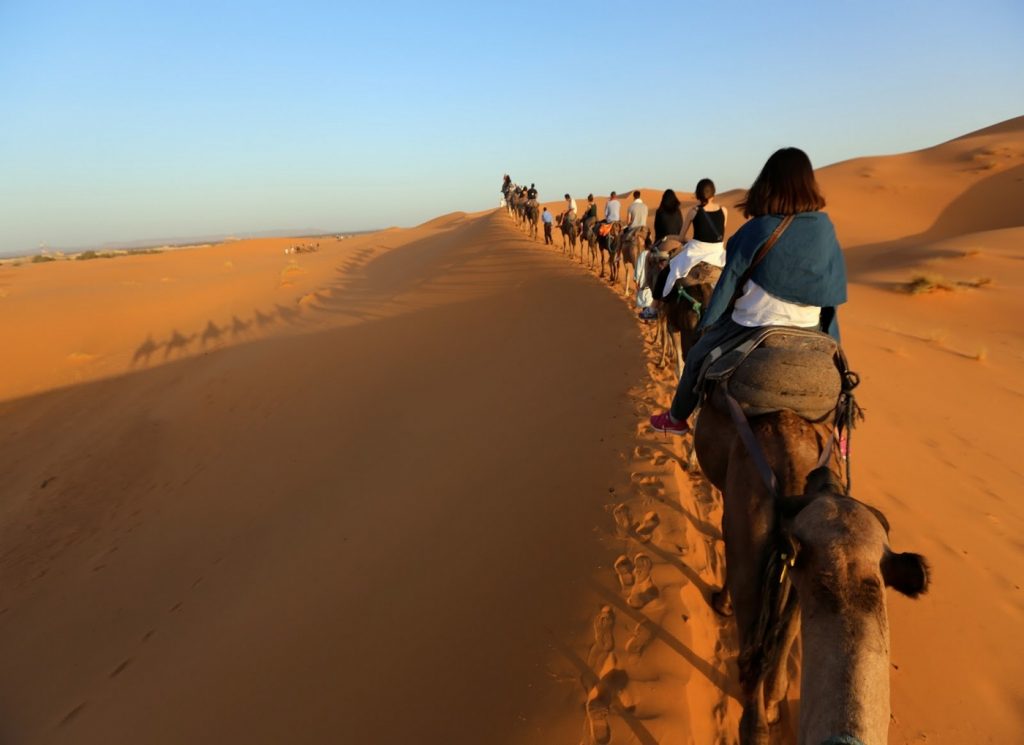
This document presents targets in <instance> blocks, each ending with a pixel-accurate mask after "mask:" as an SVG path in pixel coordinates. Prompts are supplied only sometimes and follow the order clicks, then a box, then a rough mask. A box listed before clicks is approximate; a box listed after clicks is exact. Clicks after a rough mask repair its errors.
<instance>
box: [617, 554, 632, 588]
mask: <svg viewBox="0 0 1024 745" xmlns="http://www.w3.org/2000/svg"><path fill="white" fill-rule="evenodd" d="M614 567H615V576H616V577H618V578H619V585H620V586H621V587H622V589H623V590H625V589H627V588H629V587H632V586H633V583H634V582H635V581H636V577H635V576H633V562H632V561H630V560H629V557H628V556H625V555H623V556H620V557H619V558H617V559H616V560H615V564H614Z"/></svg>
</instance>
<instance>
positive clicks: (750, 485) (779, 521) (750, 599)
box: [694, 386, 925, 745]
mask: <svg viewBox="0 0 1024 745" xmlns="http://www.w3.org/2000/svg"><path fill="white" fill-rule="evenodd" d="M828 419H830V418H828ZM749 430H750V431H749V433H748V434H749V436H750V439H751V440H752V441H753V442H754V443H756V448H757V449H759V451H760V454H761V457H762V458H763V462H764V464H766V466H767V467H768V468H770V471H771V474H772V479H771V480H773V481H774V482H775V483H774V484H773V487H770V486H769V484H768V478H767V477H766V475H765V473H764V471H763V470H762V469H760V468H759V467H758V460H757V457H756V456H754V455H752V454H751V452H750V451H749V450H748V449H747V446H746V445H745V444H744V440H743V434H742V433H741V431H740V429H739V427H738V425H737V423H736V420H734V419H733V418H732V417H731V416H730V413H729V409H728V403H727V400H726V398H725V392H724V391H723V390H722V387H721V386H716V387H714V388H712V389H711V390H710V392H709V393H708V394H707V395H706V396H705V399H704V403H703V405H702V407H701V409H700V413H699V415H698V418H697V424H696V428H695V432H694V449H695V452H696V455H697V460H698V462H699V464H700V467H701V469H702V470H703V472H704V474H705V475H706V476H707V478H708V480H709V481H710V482H711V483H712V484H713V485H714V486H715V487H717V488H718V489H719V490H720V491H721V493H722V500H723V515H722V537H723V540H724V542H725V560H726V580H725V588H724V589H723V590H722V591H721V592H718V593H715V594H714V595H713V596H712V598H711V602H712V606H713V607H714V608H715V610H716V611H718V612H719V613H722V614H723V615H729V614H730V613H733V614H735V617H736V626H737V630H738V633H739V640H740V665H739V667H740V684H741V689H742V700H741V703H742V704H743V715H742V717H741V720H740V742H741V743H743V744H744V745H767V743H768V742H769V725H770V724H773V723H775V722H777V721H778V720H779V717H780V708H781V703H782V702H783V701H784V700H785V697H786V691H787V689H788V687H789V679H788V673H787V664H786V663H787V660H788V658H789V653H790V649H791V647H792V644H793V642H794V640H795V639H796V636H797V634H798V633H799V631H800V620H801V615H800V611H799V608H800V606H799V605H798V602H797V598H798V597H799V598H803V599H804V600H805V604H804V606H803V607H804V610H805V611H806V614H805V619H804V623H805V631H804V638H805V639H807V642H808V643H809V644H811V645H812V649H813V654H814V655H815V656H816V657H817V659H811V658H810V655H811V654H812V652H811V651H809V650H806V648H805V650H806V651H805V653H804V658H805V659H806V660H808V663H809V665H808V667H806V668H805V673H804V675H805V676H809V680H808V682H807V683H806V685H815V684H817V685H818V686H821V687H822V689H821V690H817V691H815V692H813V693H812V692H808V693H807V694H805V695H808V696H810V697H811V698H810V699H805V700H802V704H801V717H802V718H803V716H804V711H803V710H804V707H805V706H807V707H809V708H808V710H807V716H808V717H810V719H809V720H808V725H807V726H808V727H809V728H812V729H813V730H814V731H815V732H817V731H818V730H819V729H821V728H825V729H829V728H831V727H833V726H836V727H839V725H838V724H836V723H835V720H836V718H838V717H841V716H846V714H843V713H841V712H837V711H833V710H832V709H831V707H833V706H835V698H836V697H840V698H843V697H847V698H843V701H845V702H846V703H849V705H850V706H851V707H854V709H856V711H858V712H859V711H862V709H863V708H864V707H865V706H868V705H869V704H868V701H869V700H870V701H871V702H874V703H871V704H870V707H873V708H871V714H870V716H869V715H868V714H864V715H863V716H864V717H866V718H865V719H864V721H863V722H861V720H859V719H858V723H856V724H857V727H858V731H857V732H844V731H843V729H842V727H840V728H839V729H838V730H835V731H830V732H827V733H825V734H824V737H818V738H817V739H813V738H805V736H804V734H803V733H801V738H800V742H808V743H813V744H814V745H818V744H819V743H821V742H823V741H824V740H825V739H826V738H828V737H831V736H833V735H836V736H839V735H843V734H848V735H853V736H857V737H861V739H862V741H863V742H864V743H865V745H867V744H868V743H874V742H885V731H886V727H887V723H888V701H887V687H888V677H887V676H888V645H887V640H885V641H886V643H885V644H883V645H882V646H883V647H884V649H885V652H884V655H885V658H886V659H885V664H884V666H881V667H879V666H878V665H877V660H876V659H875V657H873V655H875V656H877V655H878V654H881V652H878V651H877V650H878V649H879V648H880V647H879V644H880V643H881V642H882V641H883V639H882V637H883V636H887V630H886V629H885V627H884V624H882V623H881V621H882V620H884V601H882V603H881V605H879V606H877V607H876V611H877V608H881V611H880V612H881V614H882V615H881V616H878V615H877V613H876V626H877V628H876V629H875V630H874V632H873V634H874V636H856V635H855V632H856V633H857V634H860V633H861V632H862V631H863V626H862V625H856V628H855V629H854V628H853V627H852V626H851V627H849V628H847V627H844V626H843V624H842V623H838V622H837V621H836V616H835V613H833V614H831V615H827V616H826V615H821V613H820V611H819V606H820V604H821V603H822V602H829V601H827V599H823V598H822V597H821V596H819V595H815V594H814V592H815V591H814V590H813V589H810V588H811V587H812V586H813V585H814V584H815V583H817V584H821V583H823V582H827V583H832V585H835V586H836V588H837V589H836V592H839V593H840V594H841V595H842V593H846V594H845V595H842V597H847V596H849V597H855V596H857V594H858V592H862V591H863V585H862V580H864V579H865V578H866V574H865V573H869V570H870V571H878V572H882V573H883V574H884V572H885V567H884V565H885V563H886V561H888V559H887V558H886V557H889V556H890V554H889V553H886V552H884V551H883V550H882V547H883V546H884V542H882V541H880V540H878V535H877V534H876V533H875V532H872V531H865V529H864V528H863V525H864V520H865V516H864V514H861V512H858V511H857V510H859V509H860V508H856V509H854V508H853V507H851V506H850V504H851V503H852V502H853V500H850V499H849V498H847V497H842V498H841V499H844V500H848V502H842V503H841V504H840V505H839V506H838V507H835V510H832V512H830V509H831V508H829V507H827V505H829V504H833V505H834V504H835V500H837V499H840V497H837V496H836V495H835V494H830V496H829V499H830V500H832V501H826V500H823V501H822V503H821V505H817V504H816V503H814V502H812V501H811V500H810V499H808V498H807V497H808V495H810V496H820V492H821V491H822V488H821V478H820V474H821V472H822V471H821V468H822V467H823V466H824V468H825V472H826V473H827V472H828V471H829V470H831V469H835V468H838V466H839V462H840V459H839V454H838V452H836V451H837V450H838V448H832V447H831V445H830V443H831V441H832V438H833V431H832V430H833V426H832V422H831V421H821V422H817V423H815V422H811V421H807V420H805V419H803V418H801V417H800V416H798V415H797V414H796V413H794V412H793V411H789V410H786V409H783V410H781V411H776V412H773V413H768V414H762V415H760V416H755V417H752V418H751V419H750V420H749ZM822 461H824V462H822ZM812 472H815V474H816V476H815V478H813V479H810V480H809V479H808V477H809V476H810V475H811V474H812ZM827 485H828V486H829V488H831V489H833V491H835V489H834V480H832V479H829V480H827ZM807 487H811V488H810V489H808V488H807ZM780 495H805V496H804V497H803V498H796V499H794V498H792V497H786V496H780ZM804 502H808V503H810V504H809V506H808V507H807V509H809V510H810V511H809V512H807V513H806V514H802V513H800V514H798V515H797V517H796V519H795V520H793V521H792V523H793V528H792V531H791V532H788V533H787V532H786V525H785V520H784V515H785V514H787V513H797V512H798V511H797V510H793V509H792V507H793V506H794V505H800V504H802V503H804ZM856 504H858V505H860V503H856ZM860 507H862V508H863V511H864V512H865V513H869V512H870V511H869V510H868V508H867V507H866V506H864V505H860ZM833 513H834V514H840V513H841V514H842V515H843V516H844V521H847V522H849V525H850V526H851V528H850V529H851V530H854V528H855V527H856V530H855V531H854V532H853V533H852V534H851V535H854V536H855V537H856V540H852V539H851V540H850V541H849V542H848V543H844V544H842V548H843V550H844V551H845V552H846V553H847V555H849V556H850V557H855V560H856V562H857V563H856V565H855V567H854V566H847V565H846V564H845V563H843V556H842V554H841V553H837V551H836V550H834V549H833V548H829V550H828V551H826V552H825V553H823V554H822V555H820V556H819V555H818V553H817V552H815V551H814V547H816V546H818V547H819V548H820V546H821V544H822V541H825V540H831V539H829V538H827V537H828V536H830V535H833V534H834V531H835V530H838V529H839V527H840V526H839V524H838V523H836V524H826V523H828V519H824V518H822V519H819V517H820V515H824V516H825V518H828V515H829V514H833ZM870 514H872V515H874V513H870ZM875 519H877V518H875ZM823 520H824V522H823ZM844 524H845V523H844ZM857 526H859V527H857ZM830 531H831V532H830ZM784 534H785V535H788V536H791V537H792V539H791V541H790V542H789V543H788V544H787V545H794V544H793V543H792V542H793V541H796V542H800V541H804V542H805V545H806V547H807V550H806V551H804V552H803V553H802V554H800V557H802V558H799V557H798V560H797V563H796V565H795V566H794V571H793V577H794V579H793V581H794V582H795V585H796V588H797V591H796V592H795V593H792V594H790V595H789V596H788V597H786V596H785V594H784V592H783V591H784V588H786V587H788V585H785V584H783V583H781V579H783V578H784V577H785V573H784V570H783V574H782V575H781V576H780V574H779V573H777V572H776V573H773V572H772V567H777V566H779V564H780V562H781V561H782V557H783V556H784V555H785V554H788V555H790V556H792V553H793V552H792V549H790V550H789V551H788V552H782V551H780V550H779V546H780V544H783V543H786V541H783V540H782V539H781V538H780V536H782V535H784ZM886 551H887V549H886ZM872 552H874V554H877V556H876V557H875V558H876V559H877V560H878V561H876V562H875V564H874V565H873V569H871V567H869V566H868V564H864V563H863V561H864V558H863V557H865V556H867V555H868V554H871V553H872ZM874 554H872V555H874ZM894 556H895V555H894ZM917 558H918V559H920V557H917ZM907 561H909V560H907ZM801 562H803V563H801ZM828 562H831V564H829V563H828ZM783 565H784V564H783ZM921 565H922V566H923V560H921ZM854 568H856V572H857V574H856V575H854V573H853V572H851V571H850V570H851V569H854ZM924 571H925V570H924V569H922V572H924ZM886 579H887V580H888V579H889V578H888V577H886ZM890 584H895V586H896V587H897V589H900V590H901V591H904V592H906V591H907V589H906V587H905V586H902V587H901V585H899V584H896V583H895V582H890ZM875 586H876V590H877V588H879V587H880V585H877V584H876V585H875ZM801 587H803V588H804V591H803V592H801V591H800V589H799V588H801ZM920 591H922V590H918V592H920ZM879 592H880V590H879ZM808 593H810V594H808ZM908 594H914V593H908ZM730 601H731V608H730ZM770 608H771V609H773V611H772V612H771V613H769V614H767V615H765V614H763V610H764V609H770ZM840 615H841V614H840ZM766 619H770V623H768V628H769V631H768V633H767V634H765V626H764V624H765V622H766ZM865 633H866V632H865ZM837 634H846V635H850V634H854V635H855V638H854V637H851V638H846V637H843V638H841V639H837V638H836V635H837ZM862 657H863V658H865V659H866V658H871V660H873V661H872V662H871V663H870V664H869V665H868V668H870V670H868V669H867V668H865V675H864V677H863V678H861V677H857V679H856V680H855V681H851V682H848V684H847V686H846V689H843V690H840V689H838V688H836V686H837V685H838V683H837V680H836V677H837V675H838V676H839V677H841V673H839V672H837V670H839V668H842V669H843V670H860V667H858V666H859V665H860V660H861V658H862ZM858 675H859V673H858ZM880 675H883V676H885V680H884V681H881V680H879V676H880ZM826 683H827V684H828V685H827V687H826ZM883 688H884V691H883ZM847 689H848V690H847ZM880 691H881V692H882V693H879V692H880ZM879 696H882V697H884V698H886V701H885V703H884V710H885V714H884V717H883V720H884V722H883V725H882V729H881V736H880V737H881V739H874V738H875V737H876V732H875V730H874V729H873V728H874V727H875V726H876V722H875V718H876V715H877V714H878V712H877V711H875V708H877V706H879V705H880V704H878V702H877V699H878V698H879ZM815 697H817V698H815ZM858 707H860V708H858ZM854 709H851V711H853V710H854ZM851 716H852V715H851ZM858 716H859V715H858ZM869 719H870V722H869V721H868V720H869ZM819 721H820V722H827V724H818V722H819ZM865 722H866V723H865ZM862 725H863V726H862ZM844 726H845V725H844ZM849 726H851V727H852V726H854V724H850V725H849ZM858 733H861V734H858ZM815 736H816V735H815Z"/></svg>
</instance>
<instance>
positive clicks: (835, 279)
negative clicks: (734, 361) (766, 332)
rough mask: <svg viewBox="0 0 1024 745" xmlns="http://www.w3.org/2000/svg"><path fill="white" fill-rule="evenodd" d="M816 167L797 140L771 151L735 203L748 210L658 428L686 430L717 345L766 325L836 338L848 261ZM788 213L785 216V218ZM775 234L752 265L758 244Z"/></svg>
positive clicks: (654, 419)
mask: <svg viewBox="0 0 1024 745" xmlns="http://www.w3.org/2000/svg"><path fill="white" fill-rule="evenodd" d="M824 206H825V199H824V197H822V195H821V191H820V190H819V188H818V183H817V181H816V180H815V178H814V169H813V168H812V167H811V161H810V159H809V158H808V157H807V154H806V153H805V152H803V151H802V150H799V149H797V148H793V147H791V148H784V149H782V150H778V151H777V152H775V153H774V154H773V155H772V156H771V157H770V158H769V159H768V162H767V163H765V165H764V168H762V169H761V173H760V174H759V175H758V177H757V179H755V180H754V183H753V185H752V186H751V187H750V189H749V191H748V192H747V196H746V199H744V200H743V201H742V202H740V204H739V208H740V209H742V210H743V214H744V215H745V216H747V217H749V218H751V219H750V220H749V221H748V222H747V223H746V224H745V225H743V227H741V228H740V229H739V230H737V231H736V234H735V235H734V236H733V237H732V238H731V239H730V240H729V244H728V246H726V264H725V269H724V270H723V271H722V277H721V279H720V280H719V281H718V285H717V286H716V287H715V293H714V295H713V296H712V298H711V302H710V303H709V304H708V308H707V311H706V312H705V314H704V318H703V319H702V321H701V325H700V329H701V330H703V331H704V334H703V336H701V338H700V340H699V341H698V342H697V343H696V344H695V345H694V346H693V348H692V349H691V350H690V351H689V353H688V354H687V355H686V365H685V367H684V368H683V376H682V377H681V378H680V379H679V385H678V386H677V388H676V394H675V397H674V398H673V400H672V407H671V408H670V409H669V410H668V411H666V412H663V413H661V414H656V415H654V416H652V417H651V426H652V427H653V428H654V429H656V430H658V431H660V432H672V433H674V434H680V435H681V434H686V433H687V432H689V431H690V427H689V424H688V423H687V419H688V418H689V416H690V414H692V413H693V410H694V409H695V408H697V404H698V403H699V392H698V391H697V390H696V384H697V382H698V380H697V378H698V376H699V373H700V369H701V367H702V366H703V363H704V359H705V357H707V355H708V354H709V353H710V352H711V350H712V349H715V348H716V347H722V348H723V349H730V348H732V347H734V346H736V345H737V344H739V343H740V342H742V341H743V339H745V338H747V337H748V336H750V335H751V334H752V333H753V332H752V330H753V329H760V328H763V327H765V326H797V327H801V328H816V329H820V330H821V331H825V332H827V333H829V334H831V335H832V336H833V337H834V338H835V339H836V340H837V341H838V339H839V322H838V319H837V317H836V308H837V306H839V305H841V304H842V303H845V302H846V263H845V260H844V259H843V252H842V250H841V249H840V247H839V242H838V241H837V240H836V233H835V228H834V227H833V225H832V221H831V220H829V218H828V215H826V214H825V213H824V212H821V211H820V210H821V209H822V208H823V207H824ZM786 218H790V219H789V221H788V223H787V222H786ZM773 234H777V238H776V241H775V243H774V245H773V246H772V247H771V249H770V250H769V251H768V252H767V253H766V254H764V255H763V256H762V257H761V260H760V261H759V262H757V263H756V265H755V261H754V260H755V257H756V256H757V254H758V252H759V250H760V249H761V248H762V247H763V246H764V245H765V244H766V243H767V242H768V241H769V239H770V238H771V237H772V235H773Z"/></svg>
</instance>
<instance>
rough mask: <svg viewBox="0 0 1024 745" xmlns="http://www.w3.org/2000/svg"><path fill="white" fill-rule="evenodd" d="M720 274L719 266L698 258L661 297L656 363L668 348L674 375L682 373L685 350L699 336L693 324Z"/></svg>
mask: <svg viewBox="0 0 1024 745" xmlns="http://www.w3.org/2000/svg"><path fill="white" fill-rule="evenodd" d="M721 276H722V269H721V267H717V266H713V265H711V264H708V263H706V262H703V261H702V262H701V263H699V264H697V265H696V266H695V267H693V269H691V270H690V272H689V273H688V274H687V275H686V277H684V278H683V279H681V280H679V281H678V282H677V283H676V286H675V287H674V288H669V292H668V294H667V295H666V296H665V297H664V298H662V299H661V300H662V302H661V307H660V309H659V310H660V313H659V317H658V324H659V333H660V335H661V342H662V343H661V359H660V360H659V362H658V364H659V365H664V364H665V357H666V353H667V352H668V350H669V348H671V349H672V353H673V356H674V357H675V360H676V377H679V376H681V375H682V374H683V360H684V359H685V358H686V352H687V351H688V350H689V349H690V348H691V347H693V345H694V344H696V343H697V339H698V338H700V334H698V333H697V327H698V326H699V325H700V319H701V317H702V315H703V313H704V311H705V310H706V309H707V307H708V304H709V303H710V302H711V296H712V295H713V294H714V292H715V285H717V284H718V279H719V277H721Z"/></svg>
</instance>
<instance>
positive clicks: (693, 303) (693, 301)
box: [676, 285, 704, 320]
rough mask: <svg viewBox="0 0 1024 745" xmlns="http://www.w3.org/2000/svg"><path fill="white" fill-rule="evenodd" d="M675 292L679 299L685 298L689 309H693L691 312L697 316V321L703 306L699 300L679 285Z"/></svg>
mask: <svg viewBox="0 0 1024 745" xmlns="http://www.w3.org/2000/svg"><path fill="white" fill-rule="evenodd" d="M676 292H677V293H678V294H679V297H681V298H686V300H688V301H689V303H690V307H691V308H693V312H694V313H696V314H697V319H698V320H699V319H700V316H701V311H702V310H703V309H704V305H703V304H702V303H701V302H700V300H698V299H697V298H695V297H694V296H693V295H691V294H690V293H688V292H687V291H686V289H685V288H684V287H683V286H682V285H679V287H678V288H676Z"/></svg>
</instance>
